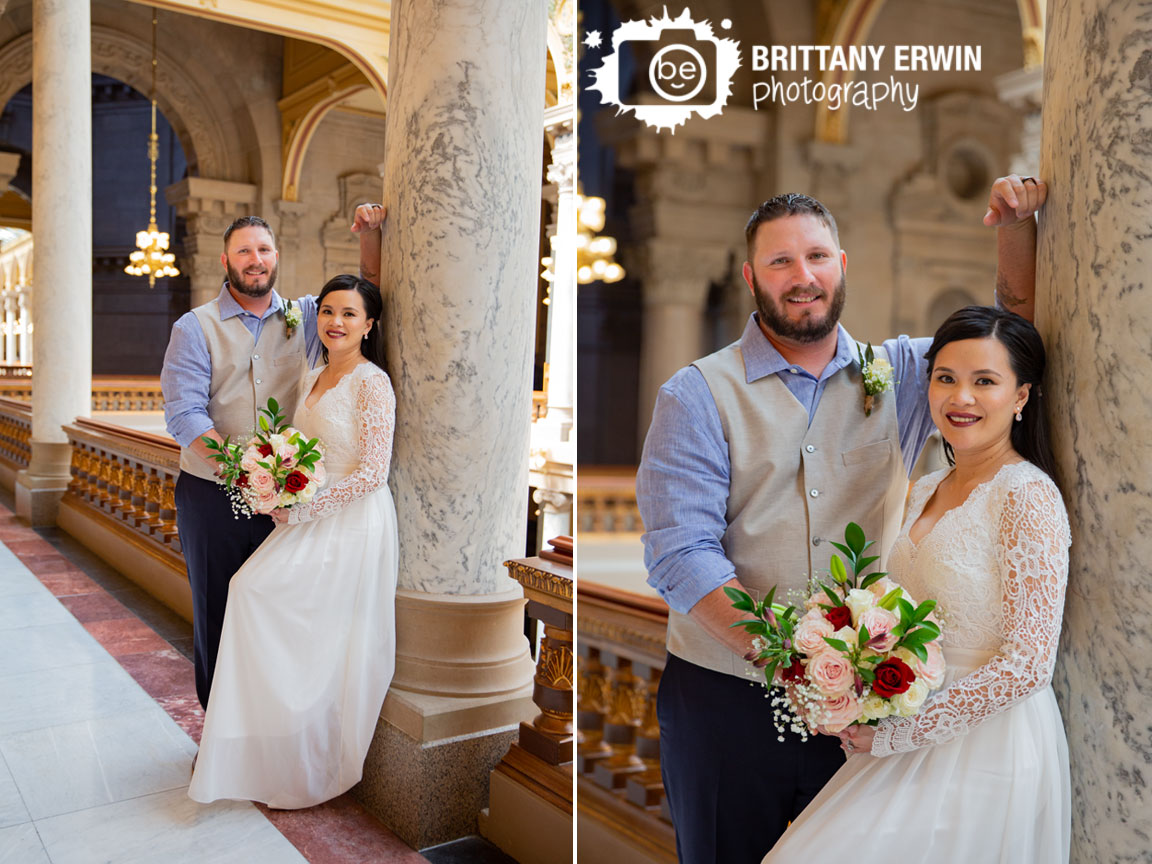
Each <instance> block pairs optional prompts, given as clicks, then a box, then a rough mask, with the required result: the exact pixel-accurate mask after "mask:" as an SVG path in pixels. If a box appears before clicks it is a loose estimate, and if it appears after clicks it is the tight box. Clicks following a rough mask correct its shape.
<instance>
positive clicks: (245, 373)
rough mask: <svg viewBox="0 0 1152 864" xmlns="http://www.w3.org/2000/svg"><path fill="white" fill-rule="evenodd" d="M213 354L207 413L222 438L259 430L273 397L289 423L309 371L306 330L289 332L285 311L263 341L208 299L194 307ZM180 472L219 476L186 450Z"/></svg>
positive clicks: (270, 321)
mask: <svg viewBox="0 0 1152 864" xmlns="http://www.w3.org/2000/svg"><path fill="white" fill-rule="evenodd" d="M192 314H193V315H195V316H196V320H197V321H199V322H200V329H202V330H203V331H204V340H205V341H206V342H207V344H208V355H209V356H210V357H211V358H212V380H211V383H210V384H209V386H208V416H209V417H211V418H212V423H213V425H214V426H215V428H216V431H217V432H219V433H220V434H221V435H222V436H223V435H228V436H230V437H231V439H232V440H233V441H236V440H237V439H239V438H243V437H245V436H247V435H249V434H250V433H251V432H252V431H253V429H255V428H256V416H257V412H258V411H259V409H261V408H264V407H266V406H267V405H268V398H269V397H272V398H273V399H275V400H276V401H277V402H278V403H280V413H281V414H283V415H284V416H285V417H286V418H287V419H288V421H289V422H291V420H292V415H293V414H294V413H295V412H296V399H297V396H298V390H299V385H300V379H301V378H302V377H303V375H304V373H305V372H306V371H307V370H308V359H307V354H306V352H305V350H304V334H303V332H302V328H300V327H296V328H294V329H293V330H292V335H291V336H289V335H288V333H287V331H286V328H285V326H284V318H283V316H282V315H279V314H273V315H270V316H268V318H267V319H266V320H265V321H264V327H263V329H261V331H260V339H259V341H257V342H255V344H253V339H252V334H251V333H250V332H248V328H247V327H245V326H244V322H243V321H242V320H241V319H240V316H239V315H234V316H232V317H231V318H228V319H227V320H224V321H222V320H220V300H219V298H217V299H216V300H213V301H211V302H210V303H205V304H204V305H203V306H197V307H196V308H195V309H193V310H192ZM180 470H181V471H187V472H188V473H189V474H194V475H195V476H197V477H202V478H204V479H205V480H215V479H216V478H215V476H214V475H213V473H212V468H211V466H210V465H209V464H208V463H206V462H205V461H204V460H203V459H201V458H200V457H199V456H197V455H196V454H195V453H193V452H192V451H191V450H190V449H188V448H184V449H182V450H181V451H180Z"/></svg>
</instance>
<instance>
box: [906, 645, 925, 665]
mask: <svg viewBox="0 0 1152 864" xmlns="http://www.w3.org/2000/svg"><path fill="white" fill-rule="evenodd" d="M908 650H909V651H911V652H912V653H913V654H915V655H916V656H917V657H919V658H920V662H921V663H927V662H928V650H927V649H926V648H925V647H924V646H923V645H911V646H909V647H908Z"/></svg>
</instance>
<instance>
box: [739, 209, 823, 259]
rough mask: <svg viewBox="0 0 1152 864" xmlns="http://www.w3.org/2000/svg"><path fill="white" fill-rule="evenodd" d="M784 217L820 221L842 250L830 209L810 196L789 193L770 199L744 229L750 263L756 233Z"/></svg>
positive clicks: (754, 214) (753, 215) (755, 213)
mask: <svg viewBox="0 0 1152 864" xmlns="http://www.w3.org/2000/svg"><path fill="white" fill-rule="evenodd" d="M784 216H813V217H815V218H817V219H819V220H820V221H821V222H822V223H824V227H825V228H827V229H828V230H829V232H831V234H832V242H833V243H834V244H836V248H837V249H839V248H840V232H839V231H838V230H837V229H836V220H835V219H833V218H832V213H831V212H830V211H829V210H828V208H827V207H825V206H824V205H823V204H821V203H820V202H819V201H817V200H816V199H815V198H812V197H811V196H809V195H801V194H799V193H798V192H788V193H786V194H784V195H777V196H776V197H775V198H769V199H768V200H767V201H765V202H764V203H763V204H761V205H760V206H759V207H757V208H756V211H755V212H754V213H753V214H752V217H751V218H750V219H749V220H748V224H747V225H746V226H745V227H744V239H745V241H747V243H748V260H749V261H751V260H752V244H753V243H754V242H755V240H756V231H757V230H758V229H759V228H760V226H761V225H763V224H764V223H765V222H771V221H773V220H774V219H780V218H782V217H784Z"/></svg>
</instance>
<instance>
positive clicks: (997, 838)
mask: <svg viewBox="0 0 1152 864" xmlns="http://www.w3.org/2000/svg"><path fill="white" fill-rule="evenodd" d="M927 358H928V365H929V389H928V399H929V403H930V407H931V411H932V420H933V421H934V422H935V424H936V426H937V428H939V429H940V431H941V433H942V434H943V436H944V439H945V441H946V442H947V444H946V449H947V450H948V453H949V461H951V462H953V463H954V467H953V468H951V469H946V470H943V471H939V472H936V473H935V474H930V475H928V476H927V477H925V478H923V479H922V480H921V481H920V482H919V483H917V484H916V486H915V487H914V488H913V490H912V494H911V496H910V500H909V505H908V515H907V519H906V520H905V522H904V527H903V529H902V530H901V532H900V535H899V536H898V537H897V539H896V542H895V544H894V545H893V547H892V551H891V552H890V554H889V560H888V566H889V569H890V571H891V575H892V577H893V578H894V579H895V580H896V581H897V582H899V583H900V584H902V585H904V586H905V587H907V588H908V590H909V592H910V593H911V594H912V596H914V597H916V598H917V599H919V600H924V599H927V598H935V599H937V600H939V602H940V606H939V609H940V610H941V612H942V615H943V617H944V635H943V643H942V645H943V648H944V657H945V660H946V662H947V664H948V677H947V680H946V685H945V687H944V689H943V690H941V691H940V693H939V694H937V695H936V696H935V698H933V699H931V700H929V702H927V703H926V705H925V707H924V709H923V710H922V711H921V713H920V714H919V715H917V716H915V717H910V718H898V717H888V718H885V719H883V720H881V721H880V722H879V725H878V726H876V727H871V726H853V727H849V729H848V730H846V731H845V732H844V733H841V738H842V740H843V742H844V749H845V750H846V751H847V752H848V754H849V759H848V761H847V763H846V764H845V765H844V767H842V768H841V769H840V770H839V771H838V772H837V773H836V774H835V775H834V776H833V778H832V779H831V781H829V783H828V785H827V786H825V788H824V789H823V790H822V791H821V792H820V794H819V795H818V796H817V797H816V798H815V799H814V800H813V801H812V803H811V804H809V805H808V807H807V808H806V809H805V810H804V812H803V813H801V814H800V816H799V818H797V820H796V821H795V822H794V823H793V824H792V825H791V827H790V828H789V829H788V831H787V832H785V834H784V835H783V836H782V837H781V838H780V840H779V842H778V843H777V844H776V845H775V846H774V847H773V848H772V851H771V852H770V853H769V854H768V855H767V856H766V857H765V859H764V862H765V864H772V862H785V861H794V860H804V858H805V857H807V859H808V860H819V861H837V860H851V861H853V862H869V861H873V862H885V864H887V862H890V861H892V860H893V858H894V856H895V857H898V858H907V859H908V860H917V861H933V862H955V864H961V862H963V864H970V862H980V864H986V862H1002V864H1009V862H1011V864H1019V862H1037V864H1040V862H1043V864H1050V862H1067V861H1068V848H1069V832H1070V817H1071V807H1070V800H1069V799H1070V794H1069V779H1068V749H1067V742H1066V740H1065V737H1064V728H1063V726H1062V725H1061V720H1060V711H1059V708H1058V707H1057V705H1056V699H1055V696H1054V695H1053V692H1052V687H1051V686H1050V682H1051V679H1052V669H1053V665H1054V664H1055V661H1056V643H1057V641H1058V639H1059V637H1060V621H1061V616H1062V610H1063V606H1064V591H1065V586H1066V583H1067V575H1068V544H1069V531H1068V520H1067V514H1066V513H1065V511H1064V504H1063V501H1062V500H1061V497H1060V492H1059V490H1058V489H1057V487H1056V484H1055V482H1054V481H1053V468H1054V466H1053V458H1052V453H1051V449H1050V447H1049V444H1048V439H1047V432H1046V427H1045V418H1044V404H1043V399H1042V398H1041V396H1042V393H1041V386H1040V385H1041V380H1042V378H1043V373H1044V362H1045V358H1044V346H1043V344H1042V343H1041V341H1040V337H1039V335H1038V334H1037V333H1036V330H1035V328H1033V327H1032V325H1031V324H1029V323H1027V322H1026V321H1025V320H1024V319H1022V318H1019V317H1017V316H1016V315H1013V314H1011V313H1008V312H1004V311H1002V310H999V309H994V308H989V307H980V306H970V307H968V308H966V309H961V310H960V311H958V312H956V313H955V314H953V315H952V316H951V317H950V318H949V319H948V320H947V321H945V322H944V324H943V325H942V326H941V327H940V330H939V331H938V332H937V333H936V338H935V340H934V341H933V343H932V347H931V348H930V349H929V351H928V355H927Z"/></svg>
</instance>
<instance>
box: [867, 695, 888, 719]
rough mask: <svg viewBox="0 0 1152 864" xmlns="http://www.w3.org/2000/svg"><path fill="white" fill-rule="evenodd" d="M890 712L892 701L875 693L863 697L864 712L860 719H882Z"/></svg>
mask: <svg viewBox="0 0 1152 864" xmlns="http://www.w3.org/2000/svg"><path fill="white" fill-rule="evenodd" d="M891 713H892V703H891V702H889V701H888V700H887V699H885V698H884V697H883V696H880V695H879V694H877V693H869V694H868V695H867V696H865V697H864V713H863V714H862V715H861V717H860V719H861V720H865V721H867V720H883V719H884V718H885V717H887V716H888V715H890V714H891Z"/></svg>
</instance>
